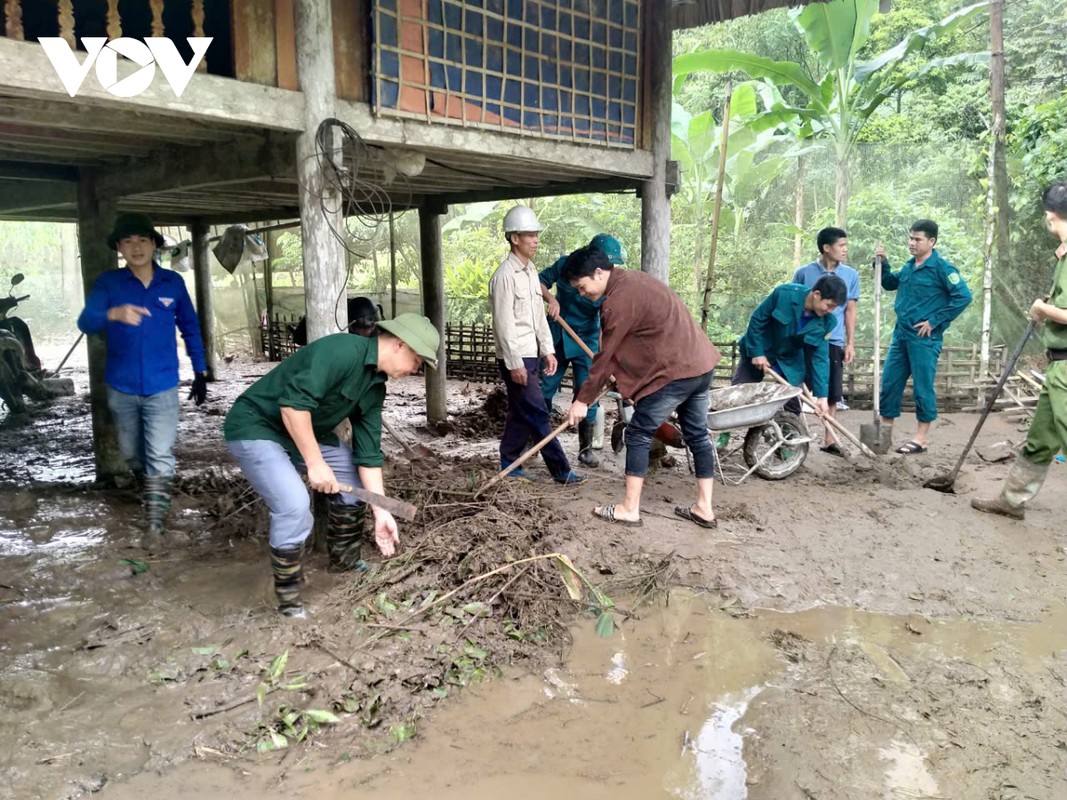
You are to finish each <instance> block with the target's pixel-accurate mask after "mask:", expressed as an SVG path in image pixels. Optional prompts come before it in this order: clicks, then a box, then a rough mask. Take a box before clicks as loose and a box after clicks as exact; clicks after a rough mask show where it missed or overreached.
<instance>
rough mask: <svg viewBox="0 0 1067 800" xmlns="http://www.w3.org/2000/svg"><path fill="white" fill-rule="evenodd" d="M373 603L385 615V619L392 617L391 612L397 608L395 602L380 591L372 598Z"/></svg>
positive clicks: (394, 611)
mask: <svg viewBox="0 0 1067 800" xmlns="http://www.w3.org/2000/svg"><path fill="white" fill-rule="evenodd" d="M374 605H376V606H377V607H378V610H379V611H380V612H381V613H382V614H384V615H385V618H386V619H390V618H392V616H393V614H395V613H396V610H397V605H396V603H394V602H393V601H392V600H390V599H389V596H388V595H387V594H386V593H385V592H382V593H381V594H379V595H378V596H377V597H376V598H374Z"/></svg>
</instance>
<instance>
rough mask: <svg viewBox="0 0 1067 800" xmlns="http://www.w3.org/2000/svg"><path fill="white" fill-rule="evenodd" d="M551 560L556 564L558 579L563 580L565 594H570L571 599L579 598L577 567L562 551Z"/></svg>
mask: <svg viewBox="0 0 1067 800" xmlns="http://www.w3.org/2000/svg"><path fill="white" fill-rule="evenodd" d="M552 562H553V563H554V564H555V565H556V569H557V570H559V577H560V580H562V581H563V585H564V586H565V587H566V588H567V594H569V595H570V597H571V600H581V599H582V579H581V577H580V576H579V574H578V568H577V567H575V566H574V564H573V563H572V562H571V560H570V559H569V558H568V557H567V556H565V555H563V554H562V553H560V554H558V555H557V556H556V557H555V558H554V559H552Z"/></svg>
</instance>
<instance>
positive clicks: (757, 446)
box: [743, 411, 808, 481]
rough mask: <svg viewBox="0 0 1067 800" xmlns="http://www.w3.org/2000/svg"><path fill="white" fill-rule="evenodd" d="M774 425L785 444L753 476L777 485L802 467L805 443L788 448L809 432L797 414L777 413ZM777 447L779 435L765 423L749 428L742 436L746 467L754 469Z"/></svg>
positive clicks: (805, 456) (770, 425)
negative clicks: (777, 482)
mask: <svg viewBox="0 0 1067 800" xmlns="http://www.w3.org/2000/svg"><path fill="white" fill-rule="evenodd" d="M773 422H774V423H776V424H777V425H778V429H779V430H781V432H782V433H781V435H782V438H783V439H784V440H785V441H784V443H783V444H782V446H781V447H779V448H778V449H777V450H775V451H774V453H773V454H772V455H771V456H770V457H769V458H767V459H766V460H765V461H764V462H763V463H762V464H760V465H759V466H758V467H756V474H757V475H759V476H760V477H761V478H763V479H765V480H768V481H780V480H782V479H783V478H788V477H789V476H790V475H792V474H793V473H794V472H796V471H797V470H798V469H800V465H801V464H803V463H804V459H805V458H807V457H808V443H807V442H800V443H799V444H791V441H792V440H794V439H807V438H808V428H807V426H806V425H805V424H804V420H802V419H801V418H800V417H799V416H797V415H796V414H792V413H790V412H788V411H779V412H778V413H777V414H775V415H774V419H773ZM777 443H778V432H777V431H776V430H775V427H774V425H772V424H770V423H767V424H764V425H760V426H759V427H756V428H749V429H748V433H747V434H745V447H744V451H743V452H744V456H745V463H746V464H747V465H748V466H749V467H755V466H756V464H759V462H760V459H761V458H762V457H763V456H764V455H765V454H766V453H767V452H768V451H769V450H771V449H772V448H773V447H774V446H775V445H776V444H777Z"/></svg>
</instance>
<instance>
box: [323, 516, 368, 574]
mask: <svg viewBox="0 0 1067 800" xmlns="http://www.w3.org/2000/svg"><path fill="white" fill-rule="evenodd" d="M366 515H367V506H366V505H364V504H363V503H359V504H358V505H346V504H343V503H330V513H329V518H328V527H327V529H326V552H327V553H329V555H330V571H331V572H350V571H352V570H356V571H359V572H366V571H367V570H368V569H369V565H368V564H367V562H366V561H364V560H363V558H362V557H361V556H362V551H363V521H364V518H365V517H366Z"/></svg>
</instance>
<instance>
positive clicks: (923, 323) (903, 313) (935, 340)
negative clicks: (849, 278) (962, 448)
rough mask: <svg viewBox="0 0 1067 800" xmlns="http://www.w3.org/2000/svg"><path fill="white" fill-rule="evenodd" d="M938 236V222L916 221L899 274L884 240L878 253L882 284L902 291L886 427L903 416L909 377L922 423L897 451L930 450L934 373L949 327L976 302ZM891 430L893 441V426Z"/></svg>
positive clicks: (886, 390)
mask: <svg viewBox="0 0 1067 800" xmlns="http://www.w3.org/2000/svg"><path fill="white" fill-rule="evenodd" d="M937 234H938V229H937V223H936V222H934V221H933V220H929V219H920V220H916V221H915V222H914V223H913V224H912V226H911V230H910V232H909V233H908V252H910V253H911V258H910V259H908V261H906V262H905V263H904V266H903V267H901V268H900V271H899V272H893V271H892V269H891V268H890V266H889V262H888V261H886V260H885V248H884V247H883V246H882V245H881V244H879V245H878V247H877V248H875V251H874V254H875V256H876V257H877V256H881V257H882V260H883V261H882V263H883V268H882V288H883V289H886V290H888V291H896V293H897V300H896V303H895V304H894V306H893V308H894V310H895V311H896V314H897V324H896V327H895V328H893V341H892V342H891V343H890V345H889V353H888V354H887V355H886V359H885V367H884V368H883V369H882V392H881V395H880V405H881V413H882V425H883V426H892V424H893V421H894V420H895V419H896V418H897V417H899V416H900V400H901V398H902V397H903V396H904V386H905V384H907V382H908V378H909V377H910V378H911V379H912V389H913V390H914V393H915V418H916V420H917V421H918V424H917V425H916V428H915V435H914V436H913V437H912V438H911V440H910V441H908V442H905V443H904V444H902V445H901V446H900V447H898V448H897V452H898V453H904V454H907V455H911V454H913V453H925V452H926V437H927V435H928V434H929V433H930V423H931V422H933V421H934V420H935V419H937V394H936V393H935V392H934V376H935V375H936V374H937V359H938V358H939V357H940V355H941V340H942V337H943V336H944V335H945V331H946V330H948V326H949V325H950V324H952V321H953V320H954V319H956V317H958V316H959V315H960V314H962V313H963V310H964V309H965V308H967V306H968V305H969V304H970V302H971V290H970V289H968V288H967V283H966V282H965V281H964V280H963V276H962V275H960V271H959V270H958V269H956V268H955V267H954V266H953V265H952V264H950V263H949V262H948V261H947V260H946V259H944V258H942V257H941V255H940V254H939V253H938V252H937V250H936V249H934V245H935V244H937ZM889 430H890V440H891V434H892V427H890V428H889Z"/></svg>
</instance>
